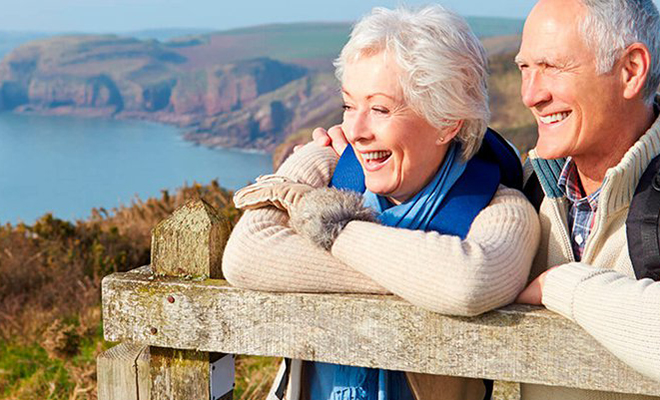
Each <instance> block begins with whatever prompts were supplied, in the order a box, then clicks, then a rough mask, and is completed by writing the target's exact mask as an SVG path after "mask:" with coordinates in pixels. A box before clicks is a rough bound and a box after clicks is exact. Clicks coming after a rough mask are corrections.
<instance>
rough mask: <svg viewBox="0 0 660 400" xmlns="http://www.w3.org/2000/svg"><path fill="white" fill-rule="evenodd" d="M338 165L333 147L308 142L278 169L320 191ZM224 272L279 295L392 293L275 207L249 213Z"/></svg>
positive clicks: (230, 247) (240, 282)
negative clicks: (321, 245) (293, 224)
mask: <svg viewBox="0 0 660 400" xmlns="http://www.w3.org/2000/svg"><path fill="white" fill-rule="evenodd" d="M336 164H337V156H336V155H335V154H334V151H332V150H331V149H330V148H321V147H318V146H316V145H314V144H313V143H312V144H308V145H307V146H305V147H303V148H302V149H300V150H298V151H297V152H295V153H294V154H293V155H292V156H291V157H289V158H288V159H287V160H286V161H285V162H284V164H282V166H281V167H280V168H279V169H278V170H277V172H276V173H277V174H278V175H283V176H286V177H288V178H291V179H293V180H296V181H298V182H301V183H307V184H309V185H312V186H314V187H324V186H327V185H328V183H329V182H330V178H331V177H332V173H333V172H334V168H335V166H336ZM222 270H223V273H224V275H225V278H226V279H227V281H229V283H231V284H232V285H234V286H237V287H242V288H246V289H257V290H265V291H278V292H336V293H344V292H346V293H387V291H386V290H385V289H384V288H383V287H381V286H379V285H378V284H376V283H375V282H374V281H373V280H371V279H369V278H367V277H366V276H364V275H363V274H361V273H359V272H357V271H356V270H354V269H353V268H350V267H348V266H347V265H345V264H344V263H342V262H341V261H339V260H337V259H336V258H335V257H333V256H332V255H331V254H330V253H328V252H327V251H324V250H321V249H320V248H318V247H317V246H316V245H314V244H312V243H311V242H309V241H308V240H307V239H305V238H303V237H302V236H300V235H298V234H297V233H296V232H295V231H294V230H293V229H291V228H290V227H289V216H288V215H287V213H285V212H283V211H280V210H277V209H275V208H271V207H268V208H262V209H258V210H252V211H246V212H245V213H244V214H243V216H242V217H241V219H240V221H239V222H238V223H237V224H236V226H235V227H234V230H233V231H232V234H231V236H230V238H229V242H228V243H227V246H226V248H225V251H224V255H223V261H222Z"/></svg>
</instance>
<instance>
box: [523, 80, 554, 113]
mask: <svg viewBox="0 0 660 400" xmlns="http://www.w3.org/2000/svg"><path fill="white" fill-rule="evenodd" d="M520 95H521V96H522V101H523V103H524V104H525V106H526V107H527V108H533V107H536V106H538V105H540V104H542V103H545V102H547V101H550V100H551V99H552V95H551V93H550V91H549V90H548V88H547V85H546V84H545V82H544V79H543V77H542V76H541V75H540V74H539V73H538V72H536V71H534V72H528V73H523V77H522V85H521V87H520Z"/></svg>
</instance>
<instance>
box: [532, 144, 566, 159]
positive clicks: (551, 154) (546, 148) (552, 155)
mask: <svg viewBox="0 0 660 400" xmlns="http://www.w3.org/2000/svg"><path fill="white" fill-rule="evenodd" d="M534 151H535V152H536V155H537V156H539V157H540V158H543V159H546V160H554V159H557V158H566V154H565V152H564V151H563V150H562V149H561V148H560V147H558V146H552V145H548V144H546V143H542V142H537V143H536V147H534Z"/></svg>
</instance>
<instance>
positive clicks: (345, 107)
mask: <svg viewBox="0 0 660 400" xmlns="http://www.w3.org/2000/svg"><path fill="white" fill-rule="evenodd" d="M341 108H342V109H343V110H344V111H348V110H350V109H352V108H353V107H351V106H349V105H348V104H343V105H342V106H341Z"/></svg>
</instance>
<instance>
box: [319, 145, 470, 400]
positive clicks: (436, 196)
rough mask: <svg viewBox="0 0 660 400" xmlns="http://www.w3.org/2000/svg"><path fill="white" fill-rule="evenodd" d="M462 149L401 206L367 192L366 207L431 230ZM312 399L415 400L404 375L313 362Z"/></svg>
mask: <svg viewBox="0 0 660 400" xmlns="http://www.w3.org/2000/svg"><path fill="white" fill-rule="evenodd" d="M465 167H466V163H465V162H463V161H462V160H461V158H460V146H459V145H457V144H452V145H451V146H450V147H449V149H448V150H447V154H446V155H445V159H444V162H443V163H442V166H441V167H440V169H439V170H438V172H437V173H436V174H435V176H434V177H433V179H432V180H431V182H429V183H428V184H427V185H426V186H425V187H424V188H423V189H422V190H421V191H420V192H419V193H417V194H416V195H415V196H413V197H412V198H411V199H409V200H408V201H406V202H404V203H401V204H399V205H392V203H390V201H389V200H387V199H386V198H385V197H383V196H379V195H377V194H374V193H372V192H370V191H369V190H367V191H365V192H364V195H363V196H364V199H365V200H364V205H365V206H367V207H371V208H373V209H374V210H376V211H377V212H378V214H379V218H380V220H381V222H382V223H383V225H387V226H397V227H400V228H407V229H413V230H424V231H426V230H428V229H427V228H428V225H429V223H430V222H431V220H432V217H433V216H434V215H435V214H436V211H437V210H438V209H439V208H440V205H441V204H442V200H443V199H444V198H445V196H446V195H447V192H449V189H451V187H452V186H453V185H454V183H455V182H456V181H457V180H458V178H460V176H461V174H463V171H465ZM308 373H309V380H310V388H309V390H310V398H312V399H330V400H413V396H412V394H411V393H410V390H409V388H408V384H407V381H406V376H405V373H403V372H400V371H389V370H384V369H374V368H364V367H352V366H348V365H336V364H327V363H321V362H315V363H310V365H309V370H308Z"/></svg>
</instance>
